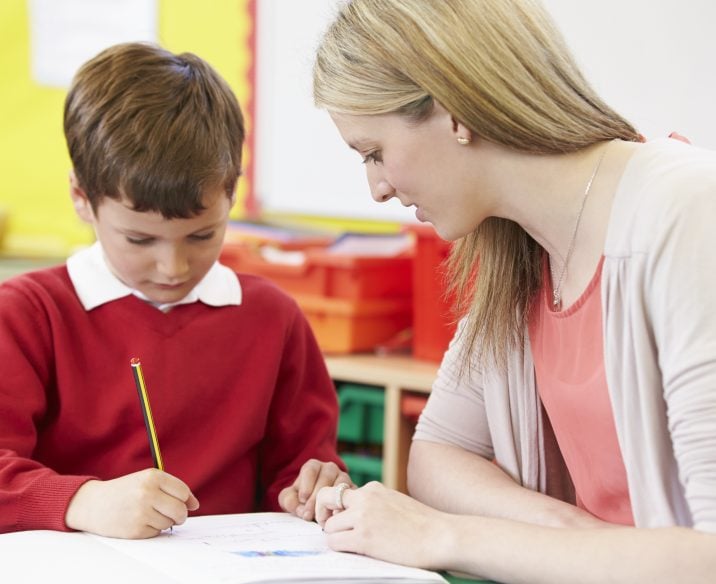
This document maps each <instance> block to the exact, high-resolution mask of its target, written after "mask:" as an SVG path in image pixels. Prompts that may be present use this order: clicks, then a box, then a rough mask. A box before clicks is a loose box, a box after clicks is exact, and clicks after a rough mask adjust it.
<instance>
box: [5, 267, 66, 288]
mask: <svg viewBox="0 0 716 584" xmlns="http://www.w3.org/2000/svg"><path fill="white" fill-rule="evenodd" d="M63 289H64V290H70V291H71V290H72V281H71V280H70V276H69V274H68V272H67V265H66V264H59V265H56V266H52V267H49V268H42V269H39V270H32V271H29V272H24V273H22V274H18V275H16V276H12V277H10V278H8V279H7V280H5V281H4V282H0V290H2V291H3V292H4V293H16V294H18V293H19V294H27V295H32V294H36V293H38V292H40V291H49V292H53V293H54V292H61V291H62V290H63Z"/></svg>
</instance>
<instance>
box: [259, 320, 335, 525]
mask: <svg viewBox="0 0 716 584" xmlns="http://www.w3.org/2000/svg"><path fill="white" fill-rule="evenodd" d="M337 429H338V401H337V397H336V390H335V387H334V385H333V382H332V381H331V378H330V376H329V374H328V371H327V369H326V364H325V361H324V359H323V355H322V354H321V351H320V349H319V348H318V345H317V343H316V340H315V338H314V336H313V332H312V331H311V328H310V326H309V324H308V322H307V321H306V319H305V317H304V316H303V314H302V313H301V312H300V311H299V310H298V308H296V312H295V317H294V318H293V321H292V324H291V326H290V328H289V330H288V333H287V336H286V342H285V345H284V354H283V358H282V361H281V367H280V372H279V376H278V380H277V384H276V388H275V394H274V399H273V401H272V404H271V408H270V412H269V420H268V423H267V432H266V435H265V437H264V440H263V442H262V445H261V452H260V455H259V467H260V480H261V483H262V485H261V486H262V489H261V490H262V492H263V497H262V500H261V503H260V507H261V509H263V510H270V511H280V507H279V505H278V495H279V493H280V491H281V489H283V488H285V487H287V486H289V485H290V484H291V483H293V481H294V480H295V479H296V477H297V476H298V473H299V471H300V469H301V466H302V465H303V464H304V463H305V462H306V461H307V460H309V459H311V458H315V459H317V460H320V461H322V462H329V461H333V462H335V463H336V464H338V466H339V467H340V468H341V469H343V470H345V465H344V464H343V462H342V461H341V459H340V458H339V456H338V454H337V451H336V433H337Z"/></svg>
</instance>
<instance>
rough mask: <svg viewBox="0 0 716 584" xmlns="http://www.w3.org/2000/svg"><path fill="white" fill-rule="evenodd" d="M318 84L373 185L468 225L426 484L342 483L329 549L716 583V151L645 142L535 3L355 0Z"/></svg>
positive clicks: (421, 463) (421, 476) (327, 516)
mask: <svg viewBox="0 0 716 584" xmlns="http://www.w3.org/2000/svg"><path fill="white" fill-rule="evenodd" d="M314 97H315V102H316V104H317V105H318V106H319V107H322V108H325V109H327V110H328V111H329V113H330V115H331V116H332V118H333V121H334V122H335V125H336V126H337V128H338V130H339V132H340V133H341V135H342V137H343V139H344V140H345V141H346V143H347V144H348V145H349V146H350V147H351V148H353V149H355V150H357V151H358V153H360V155H361V156H362V157H363V160H364V162H365V164H366V170H367V175H368V182H369V183H370V188H371V192H372V195H373V197H374V199H375V200H377V201H379V202H382V201H386V200H388V199H390V198H397V199H399V200H400V202H401V203H402V204H403V205H412V206H415V207H416V216H417V218H418V219H419V220H421V221H429V222H430V223H432V224H433V225H434V227H435V229H436V230H437V232H438V233H439V234H440V236H441V237H443V238H444V239H446V240H452V241H455V242H456V243H455V246H454V248H453V253H452V255H451V258H450V266H451V270H452V282H453V284H454V287H455V290H456V292H457V294H458V304H457V310H458V314H459V315H460V316H461V317H462V319H461V322H460V326H459V328H458V333H457V334H456V337H455V339H454V340H453V342H452V343H451V346H450V348H449V350H448V352H447V353H446V355H445V357H444V360H443V363H442V365H441V367H440V371H439V374H438V379H437V380H436V382H435V385H434V388H433V392H432V394H431V397H430V400H429V402H428V405H427V406H426V409H425V411H424V413H423V415H422V417H421V419H420V422H419V424H418V428H417V430H416V434H415V436H414V441H413V446H412V449H411V455H410V461H409V468H408V481H409V489H410V492H411V494H412V496H413V497H414V499H411V498H409V497H407V496H405V495H402V494H400V493H397V492H394V491H389V490H387V489H385V488H384V487H382V486H381V485H379V484H377V483H374V484H370V485H367V486H366V487H363V488H361V489H357V490H352V489H343V488H339V489H335V488H325V489H323V490H322V491H321V493H320V494H319V508H318V519H319V521H320V522H321V523H324V527H325V530H326V533H327V534H328V541H329V543H330V545H331V546H332V547H333V548H335V549H338V550H345V551H353V552H358V553H364V554H368V555H371V556H376V557H379V558H383V559H386V560H390V561H395V562H401V563H405V564H410V565H415V566H421V567H427V568H438V569H450V570H458V571H461V572H467V573H470V574H479V575H481V576H483V577H488V578H491V579H494V580H497V581H501V582H525V581H529V582H549V583H551V584H556V583H559V582H569V583H573V582H577V581H578V582H581V583H587V582H599V583H602V582H606V581H609V582H630V583H632V582H650V583H656V582H675V581H683V582H690V583H695V582H706V581H709V582H712V581H713V574H714V573H716V535H714V533H715V532H716V259H715V258H716V256H714V254H713V253H712V252H711V250H712V249H714V247H715V246H716V230H715V229H713V227H712V225H711V224H710V223H711V221H712V220H713V218H716V155H715V154H714V153H711V152H707V151H704V150H700V149H697V148H695V147H692V146H690V145H687V144H683V143H682V142H680V141H677V140H669V139H662V140H654V141H649V142H646V143H643V141H642V139H641V137H640V135H639V134H638V132H637V130H636V129H635V128H634V127H633V126H632V125H631V124H630V123H629V122H627V121H626V120H624V119H623V118H622V117H621V116H619V115H618V114H617V113H616V112H614V111H613V110H612V109H610V108H609V107H608V106H607V105H606V104H605V103H604V102H603V101H602V100H601V99H600V98H599V97H598V96H597V95H596V94H595V93H594V92H593V91H592V89H591V88H590V87H589V86H588V84H587V83H586V82H585V80H584V78H583V77H582V75H581V74H580V72H579V70H578V69H577V67H576V66H575V64H574V61H573V60H572V58H571V57H570V55H569V53H568V51H567V49H566V47H565V45H564V42H563V40H562V38H561V36H560V35H559V33H558V31H557V30H556V29H555V27H554V25H553V24H552V22H551V20H550V18H549V17H548V15H547V14H546V13H545V11H544V10H543V8H542V7H541V6H540V5H539V4H538V2H536V1H533V0H442V1H440V2H437V1H416V0H353V1H352V2H350V3H347V4H346V5H345V6H344V7H343V8H342V10H341V11H340V13H339V14H338V16H337V18H336V19H335V21H334V22H333V24H332V25H331V26H330V28H329V29H328V31H327V32H326V34H325V36H324V38H323V40H322V43H321V45H320V47H319V50H318V55H317V60H316V64H315V69H314ZM706 250H708V252H706ZM478 260H479V261H478ZM478 271H479V278H476V276H477V275H478ZM426 308H427V309H429V307H426Z"/></svg>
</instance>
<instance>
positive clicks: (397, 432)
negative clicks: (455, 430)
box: [325, 354, 438, 492]
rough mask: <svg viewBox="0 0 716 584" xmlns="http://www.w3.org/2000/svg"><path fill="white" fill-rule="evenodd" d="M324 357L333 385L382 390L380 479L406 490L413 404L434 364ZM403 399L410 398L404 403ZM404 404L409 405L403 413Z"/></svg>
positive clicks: (424, 391) (425, 386)
mask: <svg viewBox="0 0 716 584" xmlns="http://www.w3.org/2000/svg"><path fill="white" fill-rule="evenodd" d="M325 359H326V365H327V367H328V372H329V374H330V376H331V378H332V379H333V380H334V382H335V383H336V386H337V387H340V386H341V384H345V383H348V384H366V385H370V386H373V387H372V388H369V391H370V390H373V391H374V390H375V388H376V387H377V388H381V389H382V390H383V393H384V395H383V398H384V399H383V404H384V406H383V460H382V482H383V484H385V485H386V486H387V487H390V488H392V489H398V490H399V491H402V492H406V491H407V489H406V479H407V473H406V470H407V462H408V452H409V450H410V440H411V438H412V435H413V430H414V429H415V420H416V413H417V411H418V410H419V409H420V408H419V407H418V408H416V407H415V397H418V398H420V397H422V398H427V395H428V394H429V393H430V389H431V387H432V384H433V381H434V380H435V377H436V375H437V370H438V364H437V363H434V362H430V361H420V360H418V359H414V358H412V357H408V356H402V355H401V356H378V355H372V354H352V355H340V356H338V355H327V356H326V357H325ZM406 398H411V399H410V400H409V401H408V402H406V401H405V400H406ZM405 403H410V406H411V407H410V408H409V409H408V410H406V411H405V412H404V411H403V406H404V404H405ZM347 462H349V461H347ZM349 466H350V465H349Z"/></svg>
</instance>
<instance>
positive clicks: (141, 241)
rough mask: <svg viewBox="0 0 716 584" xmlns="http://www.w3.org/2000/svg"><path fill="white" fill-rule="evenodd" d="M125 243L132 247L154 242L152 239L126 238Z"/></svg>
mask: <svg viewBox="0 0 716 584" xmlns="http://www.w3.org/2000/svg"><path fill="white" fill-rule="evenodd" d="M127 241H128V242H129V243H131V244H132V245H149V244H150V243H152V242H153V241H154V238H153V237H129V236H127Z"/></svg>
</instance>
